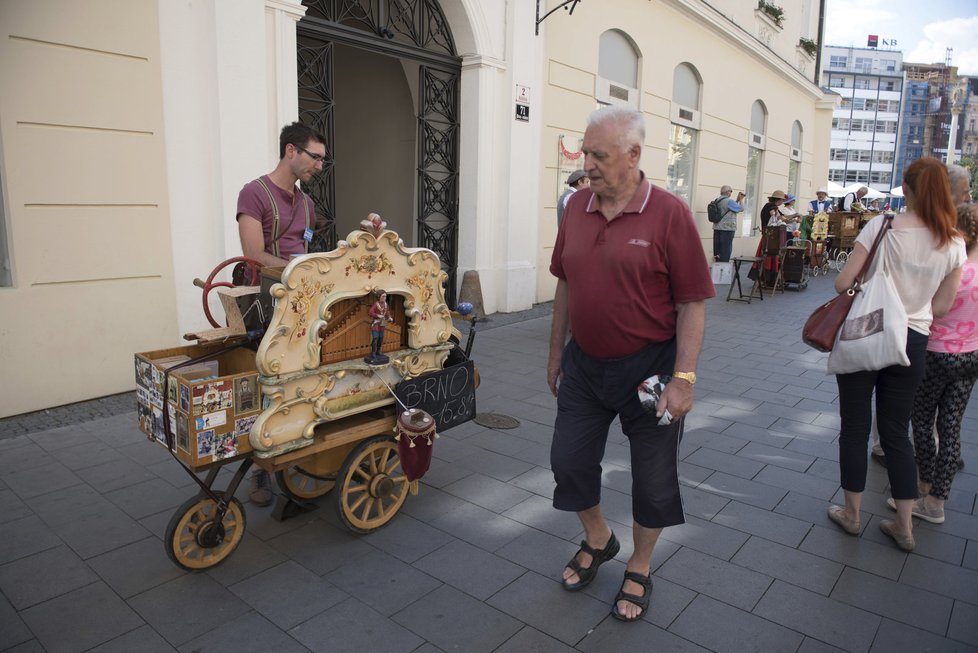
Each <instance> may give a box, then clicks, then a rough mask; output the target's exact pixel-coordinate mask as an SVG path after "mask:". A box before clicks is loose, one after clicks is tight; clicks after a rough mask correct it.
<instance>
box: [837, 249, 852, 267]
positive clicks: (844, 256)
mask: <svg viewBox="0 0 978 653" xmlns="http://www.w3.org/2000/svg"><path fill="white" fill-rule="evenodd" d="M835 260H836V262H837V263H838V266H839V269H840V270H841V269H842V268H843V266H844V265H845V264H846V261H848V260H849V252H839V253H838V255H836V257H835Z"/></svg>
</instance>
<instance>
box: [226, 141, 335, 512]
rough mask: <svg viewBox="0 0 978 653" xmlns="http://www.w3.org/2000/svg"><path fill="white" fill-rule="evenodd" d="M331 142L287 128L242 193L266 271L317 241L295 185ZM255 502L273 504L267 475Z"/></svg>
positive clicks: (252, 250)
mask: <svg viewBox="0 0 978 653" xmlns="http://www.w3.org/2000/svg"><path fill="white" fill-rule="evenodd" d="M325 155H326V139H325V138H323V136H322V134H320V133H318V132H317V131H316V130H314V129H312V128H310V127H307V126H306V125H302V124H299V123H297V122H294V123H292V124H291V125H286V126H285V127H284V128H283V129H282V133H281V135H280V136H279V162H278V165H277V166H275V169H274V170H272V171H271V172H270V173H268V174H267V175H263V176H261V177H259V178H258V179H255V180H254V181H250V182H248V183H247V184H245V185H244V188H242V189H241V192H240V193H239V194H238V210H237V214H236V216H237V221H238V236H239V237H240V238H241V251H242V252H243V253H244V255H245V256H247V257H248V258H251V259H254V260H256V261H258V262H259V263H261V264H262V265H263V266H271V267H279V266H284V265H286V264H288V262H289V261H288V259H289V258H290V257H291V256H293V255H294V254H305V253H306V252H307V251H308V249H309V242H310V241H311V240H312V233H313V226H314V224H315V221H316V210H315V205H314V204H313V201H312V198H311V197H309V196H308V195H306V194H305V193H303V192H302V190H300V189H299V187H298V186H297V185H296V184H297V182H299V181H302V182H306V183H308V182H309V181H310V180H311V179H312V178H313V176H314V175H316V174H318V173H319V172H320V171H322V169H323V160H324V157H325ZM248 496H249V498H250V499H251V502H252V503H254V504H255V505H258V506H267V505H268V504H270V503H271V502H272V490H271V483H270V479H269V478H268V473H267V472H265V471H263V470H260V469H257V470H255V471H254V472H253V473H252V475H251V490H250V492H249V495H248Z"/></svg>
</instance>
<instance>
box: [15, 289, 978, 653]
mask: <svg viewBox="0 0 978 653" xmlns="http://www.w3.org/2000/svg"><path fill="white" fill-rule="evenodd" d="M831 283H832V277H831V276H830V277H829V278H824V277H820V278H818V279H814V280H813V281H812V283H811V285H810V286H809V288H808V290H807V291H804V292H800V293H790V292H789V293H787V294H784V295H778V296H776V297H773V298H767V299H765V300H764V301H763V302H757V301H755V302H754V303H752V304H750V305H746V304H736V303H726V302H724V301H723V298H722V296H721V297H719V298H717V299H714V300H712V301H710V302H709V303H708V307H707V334H706V341H705V343H704V347H703V353H702V356H701V359H700V365H699V374H700V379H701V381H700V382H699V383H698V384H697V386H696V407H695V409H694V411H693V413H692V414H691V415H690V417H689V418H688V419H687V425H686V434H685V437H684V440H683V444H682V447H681V451H680V456H681V461H680V463H679V465H680V472H681V475H682V483H683V494H684V503H685V509H686V514H687V520H688V523H686V524H685V525H683V526H679V527H675V528H670V529H667V530H666V531H665V532H664V533H663V536H662V539H661V540H660V543H659V546H658V548H657V549H656V552H655V556H654V559H653V570H654V582H655V586H654V590H653V601H652V609H651V610H650V612H649V614H648V615H646V616H645V617H644V618H643V619H642V620H641V621H639V622H638V623H634V624H622V623H619V622H618V621H616V620H614V619H612V618H611V617H610V615H609V609H610V606H611V600H612V598H613V596H614V594H615V592H616V591H617V589H618V586H619V584H620V582H621V576H622V572H623V570H624V561H625V560H627V558H628V556H629V554H630V553H631V550H630V546H631V545H630V538H628V537H627V533H628V528H629V525H630V523H631V518H630V508H629V505H630V499H629V496H628V495H629V492H630V481H629V470H628V454H627V444H626V443H625V440H624V438H623V436H622V435H621V432H620V429H617V428H615V429H614V430H613V434H612V437H611V440H610V442H609V444H608V448H607V454H606V457H605V464H604V489H603V505H604V507H605V510H606V513H607V515H608V517H609V519H610V520H612V522H613V526H614V528H615V530H616V531H617V532H618V535H619V538H620V539H621V541H622V550H621V553H619V555H618V557H617V559H615V560H612V561H611V562H609V563H607V564H606V565H604V566H603V567H602V570H601V572H600V574H599V575H598V578H597V579H596V581H595V582H594V583H593V584H592V585H591V586H590V587H588V588H587V589H586V590H584V591H583V592H581V593H575V594H571V593H568V592H564V591H563V590H561V588H560V586H559V579H560V574H561V568H562V566H563V564H564V563H565V562H566V561H567V560H568V559H569V558H570V557H571V555H573V553H574V551H575V550H576V547H577V544H576V543H577V542H578V541H580V539H581V536H582V533H581V528H580V526H579V523H578V521H577V519H576V518H575V517H574V515H572V514H564V513H558V512H556V511H554V510H553V509H552V508H551V505H550V496H551V491H552V486H553V478H552V475H551V473H550V471H549V469H548V465H549V442H550V436H551V429H552V424H553V419H554V415H555V410H556V407H555V401H554V399H553V398H552V397H551V396H550V394H549V392H548V390H547V387H546V383H545V379H544V369H545V360H546V354H547V340H548V335H549V327H550V320H549V318H548V317H547V316H546V315H543V316H536V317H535V316H534V315H533V314H531V315H530V316H520V317H523V318H526V317H528V318H529V319H524V320H523V321H513V320H514V319H515V318H513V317H507V316H502V318H503V319H500V320H497V321H496V322H494V323H491V324H487V325H485V326H484V327H483V326H480V332H479V335H478V337H477V339H476V342H475V348H474V351H473V357H474V358H475V360H476V363H477V365H478V367H479V370H480V373H481V376H482V386H481V387H480V388H479V391H478V408H479V411H480V412H496V413H503V414H506V415H511V416H514V417H516V418H517V419H519V420H520V422H521V424H520V426H519V427H518V428H516V429H514V430H509V431H493V430H488V429H485V428H482V427H480V426H478V425H477V424H475V423H468V424H465V425H463V426H460V427H458V428H456V429H453V430H451V431H448V432H446V433H445V434H444V436H443V437H442V438H441V439H439V440H438V441H437V443H436V444H435V449H434V455H435V460H434V461H433V463H432V467H431V470H430V471H429V472H428V474H427V475H426V476H425V478H424V479H423V484H422V488H421V492H420V495H419V496H417V497H409V498H408V500H407V503H406V504H405V506H404V508H403V509H402V511H401V513H400V514H399V515H397V517H396V518H395V519H394V520H393V521H392V522H391V523H390V524H389V525H388V526H386V527H385V528H382V529H380V530H378V531H376V532H374V533H371V534H369V535H366V536H358V535H354V534H352V533H350V532H349V531H347V530H346V529H345V528H344V527H343V526H342V524H341V522H340V520H339V519H338V518H337V517H336V515H335V511H334V510H333V502H334V501H335V499H334V498H333V496H332V494H330V495H327V496H325V497H323V498H322V499H319V500H318V503H319V504H320V508H319V509H318V510H315V511H313V512H310V513H306V514H303V515H301V516H298V517H295V518H292V519H289V520H286V521H284V522H280V521H276V520H274V519H273V518H272V517H271V512H272V509H271V508H256V507H254V506H252V505H250V504H248V503H245V509H246V515H247V522H248V527H247V534H246V535H245V538H244V540H243V541H242V543H241V545H240V547H239V548H238V550H237V551H235V552H234V553H233V554H232V555H231V556H230V558H229V559H228V560H227V561H226V562H225V563H224V564H222V565H220V566H218V567H215V568H213V569H211V570H209V571H206V572H204V573H195V574H194V573H185V572H183V571H181V570H180V569H178V568H177V567H175V566H174V565H173V564H172V563H171V562H170V561H169V559H168V558H167V556H166V554H165V552H164V549H163V545H162V537H163V534H164V529H165V528H166V524H167V522H168V521H169V519H170V517H171V515H172V514H173V513H174V511H175V509H176V508H177V506H179V505H180V504H181V503H183V502H184V501H186V500H187V499H189V498H190V497H192V496H194V494H195V493H196V488H195V486H194V485H193V482H192V480H191V479H190V478H189V477H188V476H187V475H186V474H185V473H184V472H183V471H182V470H180V469H179V468H178V466H177V463H176V462H174V461H173V460H172V459H171V458H170V457H169V454H168V453H167V452H166V451H165V450H164V449H163V448H161V447H158V446H156V445H153V444H151V443H149V442H147V441H146V439H145V437H143V436H142V435H141V434H140V433H139V432H138V430H137V429H136V415H135V412H134V409H133V405H132V395H131V394H129V393H127V394H123V395H116V396H115V397H109V398H106V399H104V400H98V401H94V402H83V403H81V404H75V405H73V406H68V407H63V408H59V409H54V410H51V411H43V412H41V413H35V414H32V415H26V416H22V417H16V418H9V419H6V420H2V421H0V527H2V530H3V536H2V537H0V650H8V649H9V650H16V651H41V650H45V651H52V652H53V651H85V650H97V651H127V652H128V651H140V652H142V651H173V650H179V651H245V650H274V651H304V650H311V651H353V650H367V651H372V650H384V651H390V652H399V651H405V652H407V651H424V652H434V651H466V652H475V651H498V652H500V653H503V652H523V651H531V650H532V651H574V650H577V651H584V652H590V651H596V652H602V651H624V650H635V651H647V650H660V651H700V650H710V651H746V650H762V651H804V652H812V651H830V650H839V649H841V650H849V651H868V650H879V651H921V650H933V651H964V650H976V648H978V513H976V512H975V510H976V506H975V495H976V492H978V474H976V473H975V470H978V421H976V419H978V406H976V405H975V403H974V402H972V404H971V405H969V410H968V413H967V417H966V419H965V426H964V431H963V434H962V440H963V455H964V459H965V461H966V463H967V467H966V469H965V470H964V471H963V472H961V473H959V474H958V476H957V477H956V478H955V481H954V486H953V490H952V493H951V498H950V500H949V502H948V504H947V521H946V522H945V523H944V524H942V525H932V524H927V523H923V522H919V521H917V520H915V522H916V524H915V529H916V530H915V534H916V537H917V550H916V551H915V552H914V553H912V554H910V555H907V554H904V553H902V552H901V551H899V550H898V549H896V548H895V547H894V546H893V545H892V543H891V542H889V541H887V539H886V536H884V535H883V534H882V533H880V531H879V529H878V526H877V524H878V522H879V521H880V520H881V519H883V518H887V517H888V516H890V515H891V513H890V511H889V509H888V508H887V506H886V503H885V500H886V497H887V496H888V495H887V492H886V486H887V481H886V475H885V473H884V470H883V469H882V468H881V467H880V466H878V465H876V464H875V463H870V467H869V477H868V481H867V491H866V494H865V498H864V501H863V509H864V514H863V524H864V531H863V534H862V535H861V537H859V538H853V537H850V536H847V535H845V534H844V533H842V532H841V531H840V530H839V529H838V528H837V527H836V526H834V525H833V524H832V523H831V522H830V521H829V520H828V518H827V517H826V514H825V511H826V508H827V507H828V506H829V505H830V503H831V502H838V501H840V500H841V498H840V494H841V492H840V489H839V481H838V478H839V471H838V463H837V462H836V461H837V459H838V449H837V444H836V437H837V435H838V421H839V420H838V407H837V396H836V394H837V393H836V385H835V381H834V379H833V378H832V377H827V376H825V374H824V369H825V356H824V355H823V354H819V353H817V352H814V351H812V350H809V349H807V348H805V347H804V346H803V345H802V344H801V343H800V342H799V338H798V333H799V332H800V330H801V325H802V324H803V322H804V320H805V318H806V317H807V315H808V313H809V312H810V311H811V310H812V309H813V308H814V307H815V306H816V305H817V304H818V303H819V302H820V301H824V300H825V299H826V298H827V297H829V296H830V295H831V294H832V290H831ZM719 290H720V291H721V293H722V294H725V292H726V287H725V286H721V287H720V288H719ZM537 313H540V309H538V311H537ZM229 473H230V472H229V471H227V470H225V471H224V472H222V474H223V475H224V477H225V478H226V477H228V476H229ZM245 485H246V484H243V486H242V488H241V489H240V490H239V492H238V495H239V498H240V499H241V500H242V501H245V502H246V501H247V492H246V487H245ZM217 486H218V487H222V485H221V479H219V480H218V485H217Z"/></svg>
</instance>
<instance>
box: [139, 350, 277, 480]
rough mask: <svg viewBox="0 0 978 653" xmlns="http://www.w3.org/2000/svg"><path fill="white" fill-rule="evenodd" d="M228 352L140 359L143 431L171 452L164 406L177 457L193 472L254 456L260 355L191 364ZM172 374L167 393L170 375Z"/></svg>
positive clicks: (232, 354) (167, 353) (243, 353)
mask: <svg viewBox="0 0 978 653" xmlns="http://www.w3.org/2000/svg"><path fill="white" fill-rule="evenodd" d="M224 348H225V347H223V346H221V345H188V346H186V347H177V348H173V349H163V350H159V351H152V352H145V353H141V354H136V403H137V411H138V417H139V428H140V430H141V431H142V432H143V433H145V434H146V435H147V436H148V437H149V438H151V439H155V440H157V441H158V442H159V443H160V444H162V445H163V446H167V440H166V435H165V433H164V430H163V424H164V420H163V410H164V406H165V407H166V410H167V411H168V412H169V418H168V422H169V428H170V435H171V438H172V442H173V448H174V451H175V452H176V455H177V457H178V458H179V459H180V460H181V461H183V462H184V463H186V464H187V465H189V466H190V467H192V468H194V469H200V468H204V467H207V466H209V465H211V464H212V463H215V462H220V461H226V460H227V459H230V458H234V457H236V456H241V455H244V454H247V453H250V452H251V443H250V442H249V440H248V436H249V434H250V432H251V427H252V425H253V424H254V423H255V419H256V418H257V417H258V414H259V413H260V411H261V407H262V403H261V386H260V385H259V383H258V373H257V371H256V370H255V352H254V351H252V350H250V349H247V348H244V347H239V348H237V349H233V350H231V351H228V352H225V353H223V354H217V355H216V356H215V357H214V358H212V359H210V360H205V361H204V362H201V363H197V364H189V365H188V364H187V362H188V361H190V360H194V359H197V358H202V357H207V356H208V355H209V354H214V353H216V352H220V351H221V350H222V349H224ZM171 368H172V369H173V371H172V372H170V374H169V384H168V386H167V388H166V391H165V392H164V387H163V384H164V379H165V378H166V371H167V370H168V369H171Z"/></svg>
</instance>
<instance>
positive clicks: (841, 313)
mask: <svg viewBox="0 0 978 653" xmlns="http://www.w3.org/2000/svg"><path fill="white" fill-rule="evenodd" d="M853 285H854V286H855V284H853ZM856 292H858V289H857V288H855V287H853V288H848V289H847V290H846V291H845V292H844V293H840V294H839V295H838V296H836V297H833V298H832V299H830V300H829V301H827V302H825V303H824V304H822V305H821V306H819V307H818V308H816V309H815V310H814V311H812V314H811V315H809V316H808V321H807V322H805V328H804V329H802V330H801V339H802V341H803V342H804V343H805V344H806V345H808V346H809V347H813V348H815V349H817V350H819V351H832V345H834V344H835V340H836V338H837V337H838V335H839V329H840V328H842V323H843V322H845V320H846V317H847V316H848V315H849V309H850V308H852V301H853V300H854V299H855V298H856Z"/></svg>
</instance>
